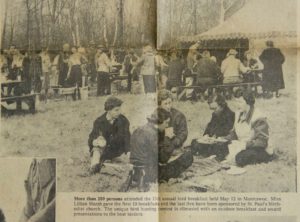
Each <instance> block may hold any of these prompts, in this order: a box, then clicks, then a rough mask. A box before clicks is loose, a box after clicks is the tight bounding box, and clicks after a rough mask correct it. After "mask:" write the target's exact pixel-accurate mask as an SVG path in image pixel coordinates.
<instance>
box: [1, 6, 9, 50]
mask: <svg viewBox="0 0 300 222" xmlns="http://www.w3.org/2000/svg"><path fill="white" fill-rule="evenodd" d="M4 10H5V11H4V18H3V27H1V28H2V36H1V46H0V48H4V44H5V35H6V20H7V10H8V2H7V1H5V8H4Z"/></svg>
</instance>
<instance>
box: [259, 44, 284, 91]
mask: <svg viewBox="0 0 300 222" xmlns="http://www.w3.org/2000/svg"><path fill="white" fill-rule="evenodd" d="M259 59H260V61H261V62H262V63H263V64H264V70H263V75H262V82H263V85H262V86H263V89H264V90H266V91H272V92H273V91H277V90H279V89H284V88H285V85H284V79H283V72H282V64H283V63H284V60H285V58H284V55H283V54H282V53H281V51H280V49H277V48H267V49H265V50H264V51H263V52H262V54H261V55H260V57H259Z"/></svg>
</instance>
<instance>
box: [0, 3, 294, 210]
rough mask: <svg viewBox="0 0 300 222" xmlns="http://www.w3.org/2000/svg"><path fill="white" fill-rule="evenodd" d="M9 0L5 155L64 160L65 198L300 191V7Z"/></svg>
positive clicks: (60, 177)
mask: <svg viewBox="0 0 300 222" xmlns="http://www.w3.org/2000/svg"><path fill="white" fill-rule="evenodd" d="M2 2H3V3H5V4H4V6H5V7H2V14H1V16H2V17H1V19H2V25H1V33H2V35H1V37H2V38H1V57H0V62H1V63H0V66H1V137H0V144H1V150H0V156H1V157H11V156H13V157H42V156H51V157H54V158H57V184H58V191H59V192H158V190H159V192H224V193H243V192H245V193H246V192H253V193H261V192H278V193H283V192H284V193H287V192H297V177H296V175H297V171H296V165H297V123H298V119H297V100H298V97H297V81H298V80H297V74H298V70H297V0H288V1H285V0H211V1H207V0H180V1H179V0H157V1H154V0H143V1H140V0H114V1H104V0H103V1H102V0H101V1H100V0H82V1H78V0H10V1H6V0H2ZM0 162H1V161H0ZM4 213H5V212H4Z"/></svg>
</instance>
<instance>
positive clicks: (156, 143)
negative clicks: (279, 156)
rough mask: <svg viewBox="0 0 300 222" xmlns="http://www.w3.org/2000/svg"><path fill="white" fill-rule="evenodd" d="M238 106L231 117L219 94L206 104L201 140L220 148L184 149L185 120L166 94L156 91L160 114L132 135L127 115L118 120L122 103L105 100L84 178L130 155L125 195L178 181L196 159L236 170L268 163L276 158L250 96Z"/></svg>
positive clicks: (263, 119)
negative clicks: (208, 114)
mask: <svg viewBox="0 0 300 222" xmlns="http://www.w3.org/2000/svg"><path fill="white" fill-rule="evenodd" d="M236 100H237V102H238V104H239V105H238V108H237V109H236V110H234V111H232V110H231V108H230V107H229V106H228V104H227V102H226V99H225V97H224V96H222V95H220V94H218V95H216V96H214V97H213V98H212V99H211V100H210V101H208V105H209V107H210V108H211V110H212V111H213V112H212V117H211V120H210V121H209V123H208V124H207V127H206V128H205V130H204V131H203V132H200V134H201V133H202V134H203V138H212V139H216V140H219V139H222V141H223V142H222V143H211V144H202V143H199V142H197V139H195V140H193V141H192V142H191V144H190V145H188V146H185V145H186V143H185V142H186V140H187V138H188V125H187V120H186V116H185V114H184V113H182V112H180V111H179V110H177V109H175V108H174V107H173V95H172V93H171V92H170V91H169V90H166V89H163V90H159V92H158V96H157V103H158V108H156V109H155V110H154V111H153V113H152V114H151V115H150V116H148V117H146V118H147V123H146V124H145V125H143V126H140V127H138V128H137V129H135V130H134V131H133V132H132V133H131V132H130V120H129V119H127V117H126V114H121V113H122V112H121V106H122V103H123V101H122V100H120V99H119V98H117V97H114V96H110V97H108V99H107V100H106V102H105V104H104V109H105V112H104V113H103V114H102V115H101V116H100V117H99V118H97V119H96V120H95V122H94V124H93V129H92V131H91V133H90V135H89V139H88V145H89V148H90V149H89V151H90V155H91V165H90V171H89V173H88V175H91V174H95V173H99V172H100V171H101V168H102V166H103V165H104V164H105V162H106V161H111V160H113V159H114V158H116V157H119V156H121V155H123V154H127V153H129V156H127V157H128V161H129V162H130V163H131V164H132V165H133V170H132V171H130V174H129V175H130V180H127V181H126V182H125V188H124V186H123V188H122V189H123V191H124V190H125V191H126V190H127V189H129V187H130V185H132V184H134V185H135V186H137V187H138V188H139V190H140V191H145V190H147V189H149V184H151V183H155V182H165V181H168V180H169V179H171V178H176V177H178V176H179V175H180V174H181V173H182V172H184V171H185V170H186V169H187V168H189V167H190V166H191V165H192V163H193V159H194V156H195V155H197V156H198V155H200V156H202V157H203V158H206V157H210V156H215V159H216V160H217V161H220V162H221V161H222V162H223V161H224V162H226V163H228V164H231V165H235V166H237V167H244V166H246V165H249V164H258V163H263V162H264V163H266V162H269V161H271V160H272V159H273V157H274V156H273V151H272V149H271V148H270V147H268V140H269V125H268V122H267V119H266V117H265V116H264V115H263V114H262V113H261V112H260V111H259V110H258V109H257V107H255V97H254V94H253V92H251V91H243V92H242V93H241V94H240V95H239V96H238V98H237V99H236ZM195 121H196V120H195ZM173 157H174V158H173ZM126 187H127V188H126Z"/></svg>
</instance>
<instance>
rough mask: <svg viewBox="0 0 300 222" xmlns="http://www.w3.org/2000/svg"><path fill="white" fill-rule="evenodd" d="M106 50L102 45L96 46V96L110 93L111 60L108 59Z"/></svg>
mask: <svg viewBox="0 0 300 222" xmlns="http://www.w3.org/2000/svg"><path fill="white" fill-rule="evenodd" d="M107 53H108V50H107V49H105V48H104V46H102V45H100V46H98V50H97V54H96V59H95V60H96V69H97V73H98V76H97V96H103V95H108V94H110V79H109V71H110V68H111V60H110V59H109V57H108V55H107Z"/></svg>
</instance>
